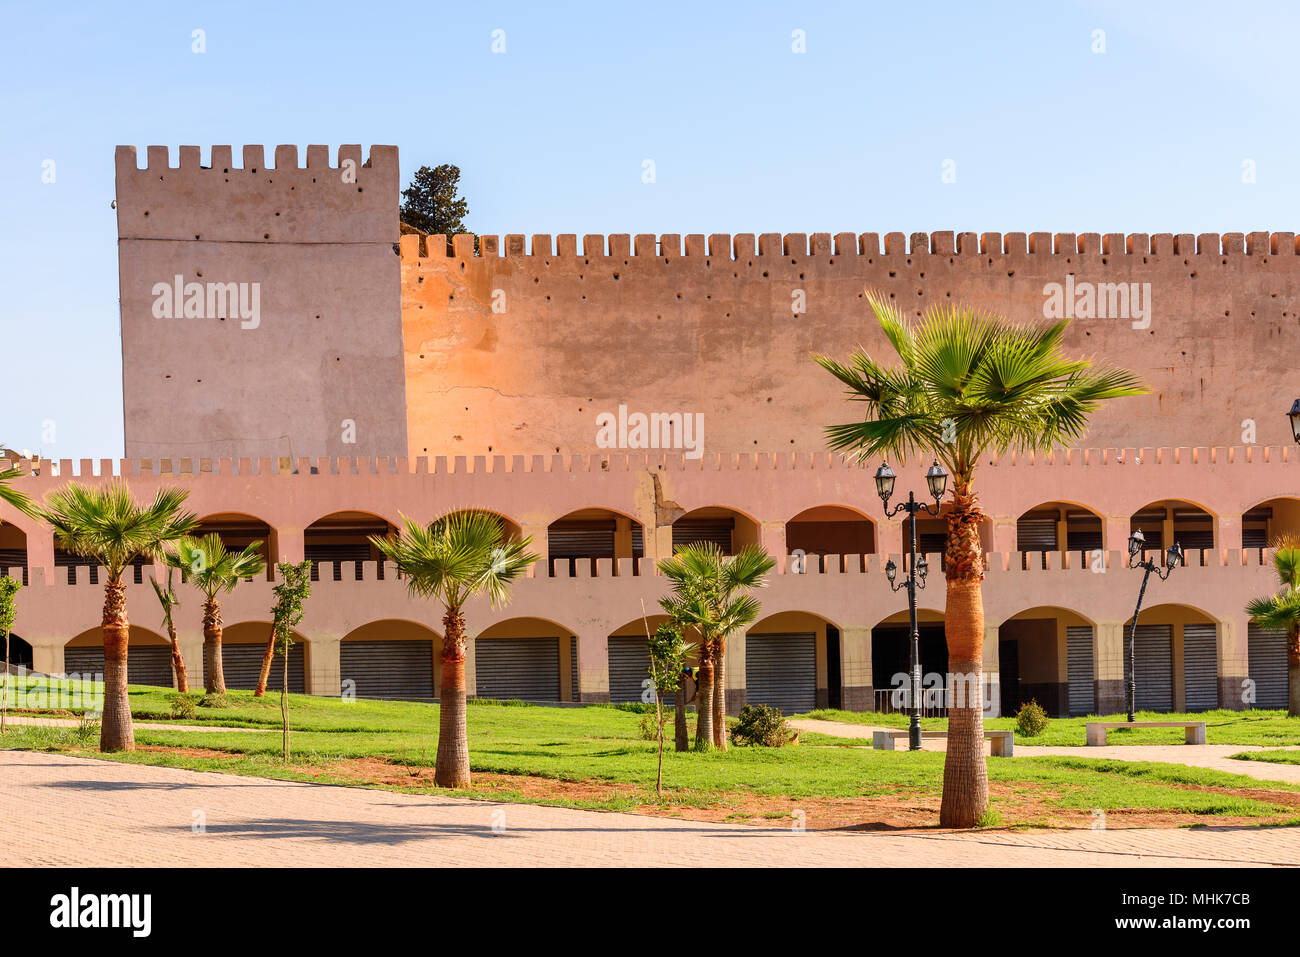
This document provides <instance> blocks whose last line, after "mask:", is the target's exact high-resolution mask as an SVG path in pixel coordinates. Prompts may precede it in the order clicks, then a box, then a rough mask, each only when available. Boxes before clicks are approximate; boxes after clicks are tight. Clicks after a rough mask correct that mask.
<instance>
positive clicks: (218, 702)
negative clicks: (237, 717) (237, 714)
mask: <svg viewBox="0 0 1300 957" xmlns="http://www.w3.org/2000/svg"><path fill="white" fill-rule="evenodd" d="M198 706H199V707H200V708H233V707H234V706H235V705H234V702H232V701H231V700H230V698H229V697H227V696H226V695H224V694H205V695H204V696H203V697H202V698H200V699H199V704H198Z"/></svg>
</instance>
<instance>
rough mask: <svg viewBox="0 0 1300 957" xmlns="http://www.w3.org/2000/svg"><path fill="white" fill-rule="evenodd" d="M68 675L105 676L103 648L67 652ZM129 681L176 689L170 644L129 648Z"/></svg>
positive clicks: (68, 650) (64, 669) (127, 671)
mask: <svg viewBox="0 0 1300 957" xmlns="http://www.w3.org/2000/svg"><path fill="white" fill-rule="evenodd" d="M63 671H64V673H65V674H73V673H75V674H79V675H88V674H90V675H95V674H103V673H104V649H103V647H96V646H87V647H77V648H65V649H64V650H63ZM126 680H127V683H128V684H133V685H153V686H154V687H158V688H173V687H175V682H174V681H173V680H172V651H171V649H170V648H169V647H167V646H166V645H128V646H127V649H126Z"/></svg>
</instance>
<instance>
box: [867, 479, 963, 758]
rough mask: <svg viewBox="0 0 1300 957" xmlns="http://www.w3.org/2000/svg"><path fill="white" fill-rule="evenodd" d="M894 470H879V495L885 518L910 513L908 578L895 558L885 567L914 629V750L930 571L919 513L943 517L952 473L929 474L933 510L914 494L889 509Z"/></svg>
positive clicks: (910, 736) (909, 740)
mask: <svg viewBox="0 0 1300 957" xmlns="http://www.w3.org/2000/svg"><path fill="white" fill-rule="evenodd" d="M894 478H895V476H894V470H893V469H891V468H890V467H889V466H888V464H882V465H881V466H880V468H878V469H876V494H877V495H879V496H880V501H881V502H882V503H883V504H884V507H885V517H886V518H890V517H892V516H894V515H897V514H898V513H899V512H907V514H908V518H909V519H910V525H911V530H910V535H911V539H912V546H911V564H910V565H908V571H909V574H908V576H907V577H906V578H905V579H903V582H902V584H895V579H896V578H897V577H898V566H897V565H895V564H894V561H893V559H890V560H889V562H888V563H887V564H886V565H885V576H886V577H887V578H888V579H889V587H890V588H892V589H893V590H894V591H898V590H900V589H903V588H906V589H907V611H908V615H909V621H910V623H911V626H912V638H911V659H912V701H911V711H912V720H911V722H910V723H909V724H908V729H907V746H908V748H909V749H910V750H912V751H920V750H921V634H920V631H919V630H918V628H917V624H916V590H917V589H918V588H924V587H925V576H926V575H927V574H928V573H929V571H930V565H929V563H928V562H927V561H926V560H925V556H924V555H922V556H921V557H920V558H919V559H918V558H917V555H916V513H917V512H925V513H926V514H927V515H936V516H937V515H938V514H939V499H941V498H943V493H944V492H945V491H946V490H947V488H948V472H947V471H946V470H945V469H944V467H943V466H942V465H940V464H939V463H938V462H935V463H934V464H933V465H931V466H930V468H929V469H928V470H927V471H926V473H925V483H926V485H928V486H929V488H930V495H931V497H933V498H934V508H933V510H932V509H931V508H930V506H929V505H926V504H924V503H923V502H918V501H917V500H916V496H915V494H914V493H912V492H908V493H907V501H906V502H899V503H898V504H897V505H895V506H894V507H893V508H892V509H891V508H890V507H889V498H890V496H891V495H893V494H894Z"/></svg>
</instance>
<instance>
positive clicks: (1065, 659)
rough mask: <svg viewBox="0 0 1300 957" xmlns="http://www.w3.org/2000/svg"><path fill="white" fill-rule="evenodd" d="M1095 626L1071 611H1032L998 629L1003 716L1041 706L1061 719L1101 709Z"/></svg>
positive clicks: (1047, 607)
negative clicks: (1032, 703)
mask: <svg viewBox="0 0 1300 957" xmlns="http://www.w3.org/2000/svg"><path fill="white" fill-rule="evenodd" d="M1093 647H1094V625H1093V622H1092V621H1090V620H1089V619H1087V618H1085V617H1084V616H1083V615H1080V614H1079V613H1078V612H1075V611H1072V610H1070V609H1068V608H1058V607H1050V606H1045V607H1038V608H1029V609H1026V610H1025V611H1022V612H1019V613H1018V614H1015V615H1012V616H1011V617H1010V618H1008V619H1007V620H1006V621H1004V622H1003V623H1002V624H1001V625H1000V626H999V627H998V684H999V689H1000V694H1001V700H1000V702H999V703H1000V705H1001V713H1002V714H1003V715H1014V714H1015V713H1016V712H1017V711H1019V710H1020V707H1021V706H1022V705H1024V704H1026V703H1027V702H1029V701H1036V702H1037V703H1038V704H1039V705H1040V706H1041V707H1042V708H1043V710H1044V711H1046V712H1047V713H1048V714H1049V715H1051V716H1052V717H1056V718H1061V717H1066V716H1068V715H1080V714H1092V713H1093V711H1094V709H1095V708H1096V668H1095V664H1094V660H1093V659H1094V654H1093Z"/></svg>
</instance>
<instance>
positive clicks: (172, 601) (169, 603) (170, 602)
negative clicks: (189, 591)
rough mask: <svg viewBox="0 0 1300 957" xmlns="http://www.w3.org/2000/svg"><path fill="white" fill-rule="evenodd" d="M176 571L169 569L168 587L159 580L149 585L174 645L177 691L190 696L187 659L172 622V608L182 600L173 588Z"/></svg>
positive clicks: (173, 664) (173, 663)
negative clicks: (151, 587) (159, 606)
mask: <svg viewBox="0 0 1300 957" xmlns="http://www.w3.org/2000/svg"><path fill="white" fill-rule="evenodd" d="M174 571H175V569H173V568H170V567H169V568H168V569H167V587H165V588H164V587H163V586H162V585H160V584H159V583H158V579H156V578H151V579H149V584H151V585H153V593H154V594H155V595H157V596H158V604H160V605H162V610H163V627H164V628H166V629H167V639H168V641H170V642H171V643H172V671H173V672H174V673H175V675H176V690H177V691H179V692H180V693H181V694H188V693H189V690H190V678H189V674H188V673H187V672H186V671H185V657H184V656H183V655H182V654H181V643H180V639H179V638H177V637H176V623H175V622H173V621H172V608H174V607H175V606H177V605H179V604H180V599H178V598H177V597H176V591H175V589H173V588H172V574H173V573H174Z"/></svg>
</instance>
